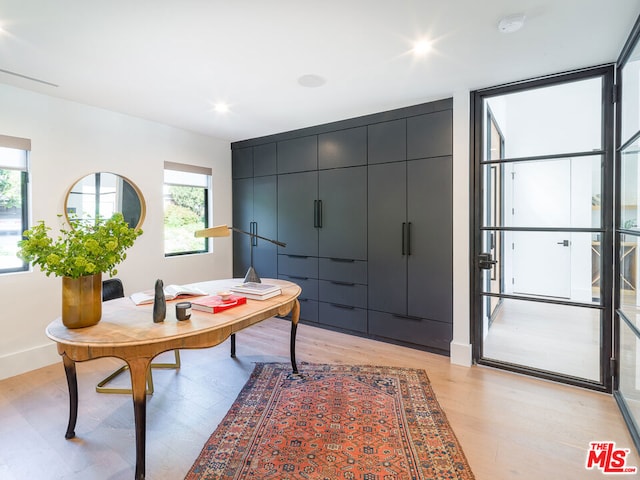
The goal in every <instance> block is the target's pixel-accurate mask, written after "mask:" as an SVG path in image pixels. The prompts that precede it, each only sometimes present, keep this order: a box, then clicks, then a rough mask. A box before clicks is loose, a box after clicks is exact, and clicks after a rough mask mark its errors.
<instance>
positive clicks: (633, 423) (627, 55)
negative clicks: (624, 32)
mask: <svg viewBox="0 0 640 480" xmlns="http://www.w3.org/2000/svg"><path fill="white" fill-rule="evenodd" d="M639 38H640V27H638V25H636V28H635V29H634V32H633V33H632V34H631V36H630V38H629V40H628V42H627V44H626V46H625V48H624V49H623V51H622V54H621V55H620V59H619V61H618V76H617V78H618V88H619V90H620V92H621V95H620V98H619V101H618V110H617V115H618V117H617V118H618V122H617V124H618V125H619V128H618V132H617V142H616V145H617V156H616V160H617V165H618V172H619V178H618V192H619V193H618V199H617V200H618V201H617V204H616V205H617V208H616V225H617V228H616V251H617V275H616V290H617V302H616V304H617V306H618V308H617V309H616V358H617V362H616V364H617V365H616V366H617V370H618V372H617V377H616V382H615V385H614V397H615V398H616V401H617V402H618V405H619V407H620V410H621V411H622V414H623V416H624V418H625V421H626V423H627V426H628V427H629V431H630V433H631V436H632V438H633V441H634V443H635V445H636V448H637V449H638V450H639V451H640V430H639V427H638V424H639V423H640V292H639V290H638V286H637V282H638V278H639V273H640V272H639V268H640V263H639V262H638V251H639V250H640V224H639V217H640V46H639V45H638V43H639Z"/></svg>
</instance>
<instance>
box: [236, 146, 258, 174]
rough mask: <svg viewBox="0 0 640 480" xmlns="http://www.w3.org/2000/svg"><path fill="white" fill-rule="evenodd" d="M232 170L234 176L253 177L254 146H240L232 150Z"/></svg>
mask: <svg viewBox="0 0 640 480" xmlns="http://www.w3.org/2000/svg"><path fill="white" fill-rule="evenodd" d="M231 172H232V177H233V178H249V177H253V148H252V147H246V148H238V149H236V150H233V151H232V152H231Z"/></svg>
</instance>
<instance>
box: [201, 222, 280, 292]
mask: <svg viewBox="0 0 640 480" xmlns="http://www.w3.org/2000/svg"><path fill="white" fill-rule="evenodd" d="M231 230H233V231H234V232H238V233H243V234H245V235H249V242H250V243H249V245H250V252H251V265H250V266H249V270H247V274H246V275H245V277H244V283H249V282H254V283H261V281H260V277H259V276H258V274H257V273H256V270H255V268H253V245H254V243H255V241H254V238H259V239H260V240H266V241H267V242H271V243H273V244H275V245H278V246H279V247H286V246H287V244H286V243H283V242H278V241H277V240H272V239H270V238H266V237H261V236H260V235H257V234H255V233H251V232H245V231H244V230H240V229H239V228H236V227H228V226H227V225H217V226H215V227H211V228H205V229H203V230H197V231H196V232H195V236H196V237H199V238H200V237H228V236H229V235H231Z"/></svg>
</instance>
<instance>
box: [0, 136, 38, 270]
mask: <svg viewBox="0 0 640 480" xmlns="http://www.w3.org/2000/svg"><path fill="white" fill-rule="evenodd" d="M30 150H31V141H30V140H27V139H24V138H16V137H7V136H4V135H0V273H8V272H20V271H24V270H28V269H29V264H28V263H25V262H23V261H22V260H21V259H20V258H18V257H17V256H16V253H17V252H18V242H19V241H20V240H22V232H24V231H25V230H26V229H27V228H28V225H27V224H28V218H29V214H28V213H29V210H28V202H27V184H28V178H29V177H28V174H27V173H28V157H29V151H30Z"/></svg>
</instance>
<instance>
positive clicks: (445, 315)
mask: <svg viewBox="0 0 640 480" xmlns="http://www.w3.org/2000/svg"><path fill="white" fill-rule="evenodd" d="M452 137H453V126H452V100H451V99H445V100H440V101H437V102H431V103H427V104H422V105H416V106H414V107H408V108H404V109H400V110H393V111H389V112H384V113H379V114H374V115H369V116H366V117H359V118H354V119H350V120H344V121H340V122H335V123H331V124H326V125H320V126H316V127H311V128H306V129H303V130H299V131H292V132H285V133H282V134H276V135H272V136H269V137H261V138H257V139H251V140H245V141H242V142H236V143H234V144H232V154H233V155H232V158H233V222H234V226H236V227H238V228H241V229H243V230H247V231H257V232H258V234H259V235H263V236H266V237H269V238H274V239H277V240H279V241H281V242H285V243H286V244H287V246H286V248H281V247H275V246H274V245H272V244H269V243H268V242H264V241H260V240H258V244H257V245H255V246H254V266H255V268H256V270H257V271H258V273H259V275H260V276H261V277H264V278H266V277H277V278H283V279H286V280H290V281H293V282H295V283H297V284H299V285H300V286H301V287H302V294H301V297H300V305H301V319H302V320H303V321H307V322H313V323H314V324H317V325H319V326H326V327H329V328H334V329H335V328H337V329H340V330H342V331H345V332H354V333H357V334H359V335H367V336H371V337H375V338H378V339H383V340H389V341H393V342H400V343H403V344H407V345H411V346H417V347H421V348H427V349H430V350H433V351H437V352H440V353H446V354H448V352H449V343H450V342H451V339H452V334H453V325H452V315H453V313H452V311H453V292H452V288H453V287H452V281H453V274H452V268H453V266H452V261H453V259H452V228H453V227H452V214H453V213H452V182H453V179H452V143H453V140H452ZM249 262H250V258H249V239H248V237H246V236H239V235H235V236H234V276H239V277H242V276H244V273H245V272H246V270H247V268H248V266H249Z"/></svg>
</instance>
